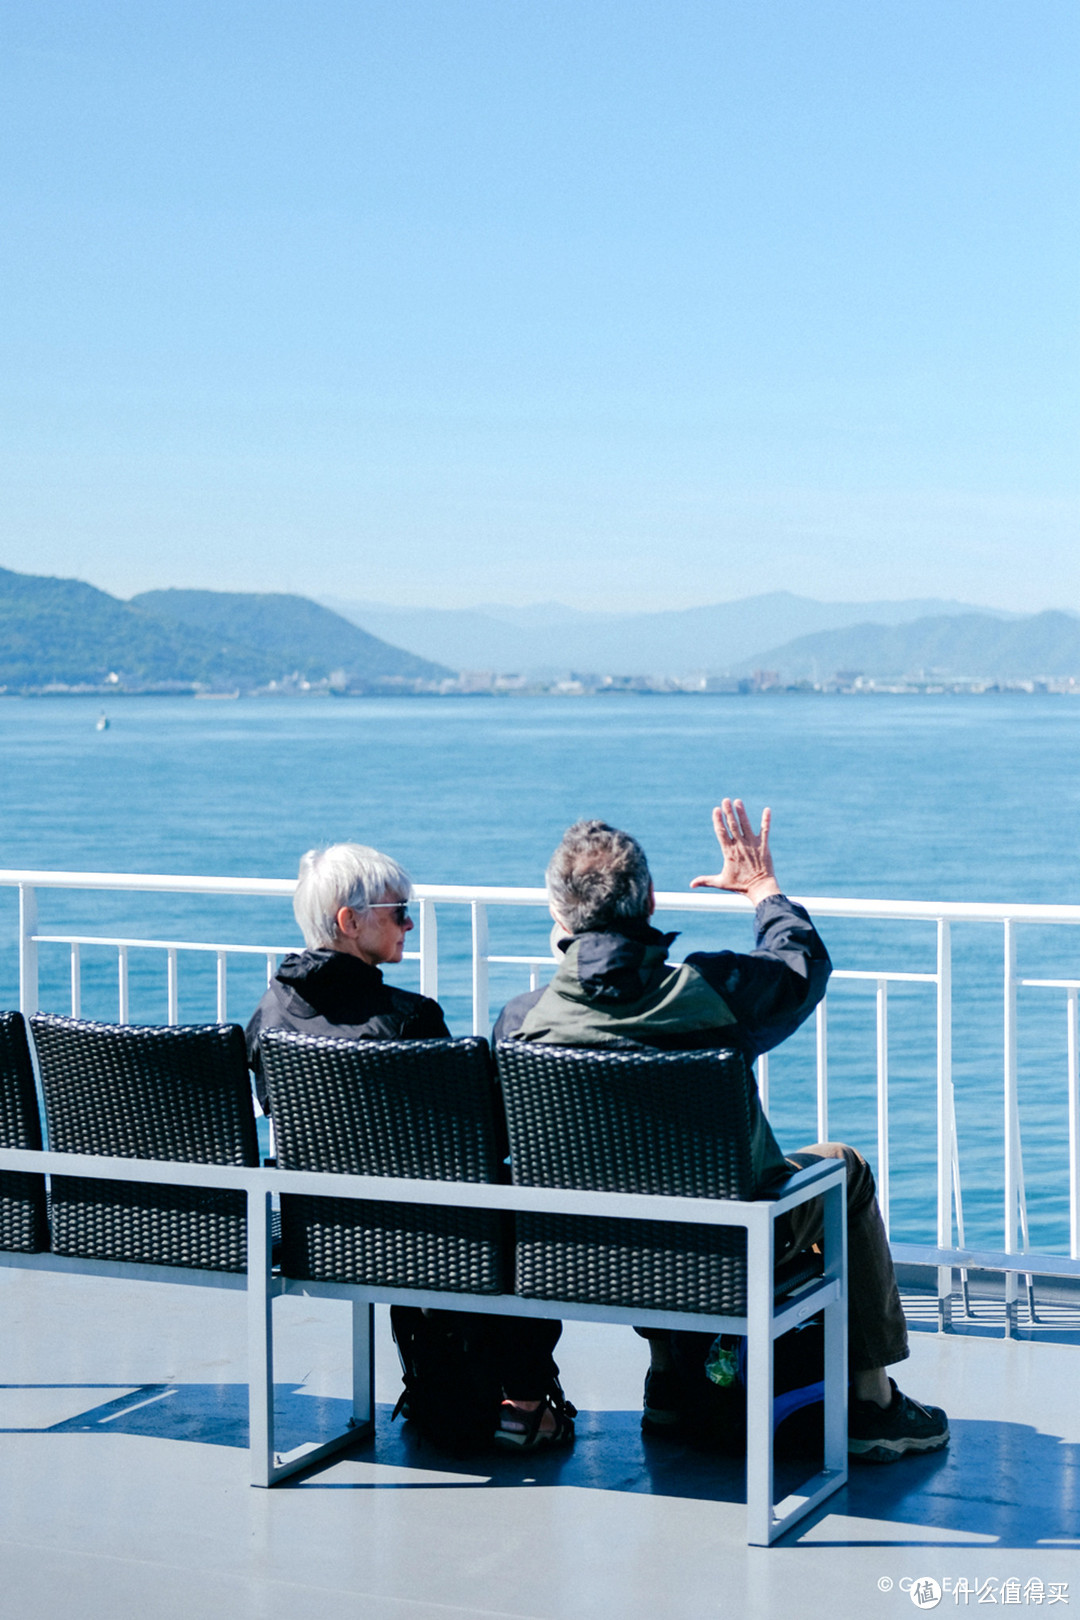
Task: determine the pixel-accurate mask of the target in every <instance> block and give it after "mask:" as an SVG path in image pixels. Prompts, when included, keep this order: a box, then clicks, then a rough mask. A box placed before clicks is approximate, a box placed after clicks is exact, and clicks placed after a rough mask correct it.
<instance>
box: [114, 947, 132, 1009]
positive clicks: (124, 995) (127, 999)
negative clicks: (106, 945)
mask: <svg viewBox="0 0 1080 1620" xmlns="http://www.w3.org/2000/svg"><path fill="white" fill-rule="evenodd" d="M116 970H117V980H118V988H119V992H120V1020H119V1021H120V1023H121V1024H129V1023H130V1022H131V977H130V974H129V973H128V948H127V946H126V945H118V946H117V948H116Z"/></svg>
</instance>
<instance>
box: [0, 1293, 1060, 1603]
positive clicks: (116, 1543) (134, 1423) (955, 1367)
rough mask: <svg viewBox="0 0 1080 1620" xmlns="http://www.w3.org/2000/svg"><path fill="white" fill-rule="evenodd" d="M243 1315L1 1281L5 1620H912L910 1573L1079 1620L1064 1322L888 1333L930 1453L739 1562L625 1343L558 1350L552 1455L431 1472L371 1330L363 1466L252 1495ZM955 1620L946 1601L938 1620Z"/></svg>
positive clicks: (290, 1310)
mask: <svg viewBox="0 0 1080 1620" xmlns="http://www.w3.org/2000/svg"><path fill="white" fill-rule="evenodd" d="M244 1309H245V1304H244V1296H243V1295H242V1294H228V1293H224V1292H223V1293H221V1294H220V1295H218V1294H209V1293H208V1292H207V1291H205V1290H200V1289H191V1288H183V1287H173V1286H171V1285H156V1284H143V1283H127V1282H120V1283H118V1282H110V1283H103V1282H101V1281H99V1280H94V1279H89V1278H80V1277H64V1276H54V1275H41V1274H35V1273H33V1272H18V1271H3V1272H0V1310H2V1320H3V1323H4V1332H3V1335H2V1339H0V1592H2V1594H3V1597H2V1613H3V1614H4V1615H5V1616H10V1617H11V1620H38V1617H46V1616H47V1617H48V1620H56V1617H57V1616H70V1617H72V1620H151V1617H152V1620H173V1617H176V1620H181V1617H183V1620H219V1617H220V1620H309V1617H310V1620H338V1617H341V1620H354V1617H362V1620H448V1617H452V1616H458V1615H461V1616H471V1615H476V1616H514V1617H518V1616H520V1617H529V1620H549V1617H550V1620H579V1617H580V1620H584V1617H586V1616H588V1617H590V1620H591V1617H594V1616H598V1615H599V1616H604V1617H610V1620H658V1617H659V1620H666V1617H668V1616H670V1617H673V1620H676V1617H677V1620H697V1617H715V1616H721V1615H723V1616H725V1617H733V1620H743V1617H752V1616H759V1615H761V1616H773V1615H775V1616H777V1617H784V1620H788V1617H790V1620H803V1617H806V1620H816V1617H818V1616H821V1617H823V1620H824V1617H826V1616H828V1617H829V1620H834V1617H836V1616H843V1617H847V1616H852V1617H854V1616H860V1617H861V1616H863V1615H867V1616H878V1615H881V1616H889V1615H897V1616H903V1615H907V1614H910V1613H912V1612H913V1607H912V1603H911V1599H910V1596H909V1592H908V1591H907V1590H903V1589H901V1586H900V1582H901V1581H908V1580H910V1579H912V1578H918V1577H922V1576H932V1577H934V1578H935V1579H936V1580H937V1581H938V1582H939V1583H944V1582H946V1581H948V1582H949V1583H950V1588H951V1583H953V1582H955V1581H957V1580H966V1581H967V1582H968V1583H969V1588H974V1587H975V1583H986V1582H987V1581H990V1583H991V1585H990V1588H989V1591H990V1592H991V1594H992V1597H993V1598H995V1599H996V1602H997V1603H998V1604H1000V1603H1001V1600H1002V1591H1001V1583H1002V1582H1004V1581H1006V1580H1009V1579H1015V1580H1018V1581H1019V1582H1020V1584H1021V1588H1023V1587H1025V1586H1026V1584H1027V1583H1028V1582H1029V1581H1030V1580H1032V1579H1037V1580H1041V1581H1042V1582H1043V1585H1044V1588H1046V1589H1047V1591H1049V1588H1050V1586H1051V1583H1054V1582H1056V1583H1059V1585H1060V1584H1061V1583H1069V1586H1068V1596H1069V1598H1070V1599H1071V1602H1072V1603H1073V1604H1076V1603H1080V1558H1078V1557H1077V1553H1078V1552H1080V1401H1078V1399H1077V1394H1076V1391H1077V1388H1078V1384H1080V1343H1078V1342H1077V1341H1076V1339H1075V1337H1074V1338H1073V1342H1068V1343H1058V1342H1053V1339H1054V1337H1055V1333H1056V1334H1057V1336H1059V1337H1061V1336H1068V1335H1069V1333H1070V1332H1073V1333H1074V1331H1075V1330H1074V1326H1073V1327H1071V1328H1070V1325H1069V1324H1065V1326H1064V1328H1061V1327H1060V1326H1059V1327H1058V1328H1057V1329H1055V1328H1054V1327H1053V1326H1052V1325H1051V1326H1050V1327H1048V1328H1047V1329H1045V1330H1043V1332H1042V1334H1041V1337H1042V1340H1043V1342H1028V1341H1024V1340H1019V1341H1017V1340H1005V1339H1003V1338H998V1339H992V1338H981V1337H971V1336H968V1335H966V1334H961V1335H948V1336H939V1335H937V1334H934V1333H929V1332H916V1333H914V1334H913V1338H912V1346H913V1348H912V1359H911V1361H910V1362H909V1363H907V1364H906V1365H905V1366H904V1367H903V1368H902V1369H900V1370H899V1371H900V1374H901V1379H900V1381H901V1383H902V1387H905V1388H907V1389H908V1390H910V1391H911V1393H913V1394H915V1395H917V1396H922V1397H923V1398H925V1399H927V1400H930V1401H933V1402H935V1403H938V1404H940V1405H943V1406H945V1407H946V1409H947V1410H948V1412H949V1415H950V1418H951V1420H952V1427H953V1443H952V1446H951V1448H950V1450H949V1451H948V1452H946V1453H943V1454H939V1455H937V1456H931V1457H927V1458H924V1459H918V1460H912V1459H909V1460H907V1461H905V1462H902V1463H899V1464H896V1465H895V1466H893V1467H890V1468H866V1467H863V1468H860V1469H858V1470H857V1471H856V1472H855V1474H854V1476H853V1478H852V1481H851V1483H850V1485H849V1486H848V1487H847V1489H846V1490H845V1491H844V1492H842V1493H841V1494H840V1495H839V1496H838V1497H836V1498H834V1499H833V1500H832V1502H831V1503H830V1504H829V1505H828V1506H827V1507H826V1508H825V1509H824V1510H823V1511H822V1512H821V1513H820V1514H819V1515H818V1516H817V1517H816V1519H813V1520H811V1521H810V1522H809V1524H808V1525H807V1526H806V1527H804V1528H803V1529H802V1531H801V1533H799V1532H796V1533H795V1534H794V1535H792V1536H791V1537H789V1538H788V1539H787V1540H786V1541H783V1542H780V1543H779V1544H777V1545H776V1546H775V1547H773V1548H769V1549H762V1548H747V1547H746V1545H745V1541H744V1535H745V1528H744V1513H745V1508H744V1502H743V1494H742V1489H743V1487H742V1480H741V1470H740V1469H739V1468H738V1467H737V1466H736V1465H734V1464H732V1463H729V1462H725V1461H724V1460H722V1459H715V1458H711V1457H707V1456H702V1455H700V1454H697V1453H695V1452H693V1451H689V1450H687V1449H685V1448H684V1447H682V1446H680V1445H677V1444H676V1445H672V1444H669V1443H665V1442H660V1441H647V1442H646V1441H643V1439H642V1436H641V1433H640V1429H639V1423H638V1420H639V1414H640V1395H641V1380H642V1376H643V1373H644V1363H645V1348H644V1346H643V1345H642V1344H641V1342H640V1341H639V1340H637V1339H635V1338H634V1336H633V1334H632V1333H630V1332H629V1331H628V1330H626V1329H612V1328H597V1327H589V1326H581V1325H570V1326H568V1327H567V1329H566V1331H565V1334H564V1337H563V1341H562V1343H561V1345H560V1348H559V1351H558V1359H559V1361H560V1364H561V1366H562V1369H563V1374H564V1382H565V1385H566V1388H567V1392H568V1394H569V1395H570V1396H571V1398H572V1399H573V1400H574V1401H575V1402H576V1403H577V1404H578V1405H579V1406H580V1407H581V1408H582V1416H581V1419H580V1420H579V1438H578V1441H577V1444H576V1446H575V1447H574V1449H573V1451H571V1452H566V1453H560V1454H557V1455H552V1456H534V1457H517V1456H509V1457H502V1456H496V1457H492V1458H487V1457H485V1458H483V1459H478V1460H476V1461H474V1462H469V1463H463V1464H453V1463H449V1462H447V1461H446V1460H445V1459H441V1458H438V1457H436V1456H435V1455H434V1454H433V1453H432V1452H431V1451H430V1450H429V1449H427V1448H425V1447H424V1446H423V1445H421V1444H418V1443H417V1442H415V1441H414V1440H413V1438H412V1437H411V1436H410V1434H409V1433H408V1431H407V1430H404V1429H403V1428H402V1426H401V1424H395V1425H394V1426H393V1427H391V1426H390V1422H389V1415H390V1406H391V1405H392V1403H393V1401H394V1399H395V1398H396V1395H397V1392H398V1389H399V1387H400V1379H399V1374H398V1368H397V1358H396V1353H395V1351H394V1349H393V1345H392V1343H391V1342H390V1339H389V1329H388V1324H387V1319H386V1313H385V1312H384V1311H380V1312H379V1313H378V1315H379V1329H380V1331H379V1352H378V1384H377V1393H378V1399H379V1402H380V1412H379V1416H380V1422H379V1429H378V1434H377V1436H376V1439H375V1441H374V1442H373V1443H371V1442H368V1443H366V1444H362V1445H360V1446H359V1447H358V1448H357V1450H356V1451H355V1452H354V1453H351V1454H349V1455H347V1456H346V1457H345V1458H344V1459H343V1460H341V1461H338V1462H335V1463H333V1464H331V1465H329V1466H327V1467H324V1468H322V1469H316V1470H314V1471H312V1472H311V1473H310V1474H309V1475H307V1476H301V1477H300V1478H298V1479H297V1480H295V1481H294V1482H289V1483H286V1484H283V1485H281V1486H278V1487H277V1488H275V1489H274V1490H271V1491H263V1490H254V1489H252V1488H251V1487H250V1486H249V1485H248V1483H247V1481H248V1467H249V1465H248V1455H247V1451H246V1449H245V1447H246V1437H247V1413H246V1388H245V1386H244V1384H243V1383H242V1382H241V1380H242V1378H243V1376H244V1375H243V1367H244V1359H243V1355H244V1330H245V1317H244ZM276 1311H277V1312H278V1313H279V1316H278V1321H279V1324H280V1325H279V1329H278V1355H279V1358H280V1359H279V1377H281V1376H282V1375H285V1376H286V1377H287V1379H288V1380H290V1381H289V1382H286V1383H282V1384H279V1400H280V1401H281V1404H282V1406H283V1407H284V1408H285V1409H286V1410H287V1408H288V1403H289V1401H294V1402H296V1403H303V1407H304V1410H305V1412H306V1413H310V1412H311V1411H312V1408H313V1406H314V1405H315V1403H318V1402H320V1401H323V1402H327V1403H336V1402H337V1401H338V1400H342V1401H343V1400H344V1397H345V1393H346V1361H345V1352H346V1312H345V1308H344V1307H341V1306H339V1305H337V1304H335V1303H333V1302H323V1301H305V1300H294V1299H290V1300H283V1301H281V1302H279V1304H278V1305H277V1306H276ZM915 1314H917V1313H915ZM925 1314H926V1315H927V1316H929V1314H930V1313H929V1311H927V1312H926V1313H925ZM337 1415H338V1414H337V1410H336V1407H335V1405H334V1404H328V1406H327V1410H326V1416H327V1417H328V1418H330V1417H333V1418H335V1419H336V1417H337ZM305 1421H306V1426H308V1424H309V1420H308V1419H306V1420H305ZM884 1580H891V1581H892V1582H893V1583H894V1584H893V1586H892V1588H891V1590H887V1591H882V1590H880V1589H879V1582H880V1581H884ZM982 1590H983V1591H984V1592H985V1591H986V1590H987V1588H986V1586H985V1584H983V1586H982ZM977 1601H978V1600H977V1597H976V1595H975V1593H974V1591H972V1595H971V1596H970V1598H969V1599H968V1601H967V1602H966V1603H965V1601H964V1599H963V1597H962V1596H961V1597H960V1600H959V1602H957V1601H956V1599H955V1597H954V1594H953V1592H952V1590H951V1589H950V1590H949V1591H948V1592H947V1593H946V1595H945V1596H944V1597H943V1599H942V1602H941V1605H940V1607H941V1611H942V1612H946V1611H947V1610H953V1611H955V1610H956V1609H957V1608H964V1607H968V1608H970V1607H972V1606H974V1604H975V1603H976V1602H977ZM990 1601H991V1599H990V1598H984V1602H990ZM1031 1606H1032V1605H1031V1604H1030V1603H1027V1604H1025V1602H1024V1597H1023V1593H1021V1597H1020V1603H1019V1607H1020V1608H1024V1609H1026V1608H1029V1607H1031ZM1047 1606H1048V1602H1047V1600H1046V1599H1044V1602H1043V1604H1042V1605H1041V1607H1042V1608H1043V1609H1045V1608H1046V1607H1047ZM1060 1612H1061V1613H1065V1609H1064V1607H1063V1608H1062V1609H1061V1610H1060Z"/></svg>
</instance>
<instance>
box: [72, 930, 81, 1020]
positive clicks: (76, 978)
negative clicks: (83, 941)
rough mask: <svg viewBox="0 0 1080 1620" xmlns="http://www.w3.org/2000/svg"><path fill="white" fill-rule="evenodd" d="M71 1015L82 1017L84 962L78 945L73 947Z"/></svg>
mask: <svg viewBox="0 0 1080 1620" xmlns="http://www.w3.org/2000/svg"><path fill="white" fill-rule="evenodd" d="M71 1016H72V1018H81V1017H82V963H81V962H80V960H79V947H78V946H77V945H73V946H72V947H71Z"/></svg>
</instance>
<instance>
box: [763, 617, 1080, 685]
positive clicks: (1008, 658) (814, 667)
mask: <svg viewBox="0 0 1080 1620" xmlns="http://www.w3.org/2000/svg"><path fill="white" fill-rule="evenodd" d="M754 662H755V663H756V664H757V665H758V666H759V667H760V668H765V669H775V670H778V671H779V672H780V673H781V674H782V675H784V676H785V677H787V678H794V679H811V680H813V679H817V678H819V677H828V676H829V675H831V674H832V673H833V672H834V671H835V670H848V671H851V672H853V673H857V674H863V675H869V676H877V677H892V676H902V675H909V674H912V673H913V672H915V671H917V670H933V671H934V672H935V673H938V674H941V675H948V676H974V677H977V678H987V679H990V680H1017V679H1019V680H1027V679H1031V678H1033V677H1035V676H1070V675H1080V618H1078V617H1077V616H1076V615H1075V614H1073V613H1052V612H1047V613H1034V614H1032V615H1031V617H1030V618H1024V619H1009V620H1003V619H999V618H991V617H990V616H989V615H988V614H982V613H961V614H957V615H955V616H950V617H947V618H929V619H916V620H915V621H914V622H913V623H911V624H900V625H885V624H856V625H849V626H847V627H846V628H845V629H843V630H826V631H821V632H819V633H818V634H817V635H810V636H799V637H798V639H797V640H795V641H788V642H785V643H784V645H783V646H780V647H771V648H770V649H769V650H768V651H767V652H763V653H759V654H758V655H757V658H756V659H755V660H754Z"/></svg>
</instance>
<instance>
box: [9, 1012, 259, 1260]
mask: <svg viewBox="0 0 1080 1620" xmlns="http://www.w3.org/2000/svg"><path fill="white" fill-rule="evenodd" d="M30 1026H31V1029H32V1030H33V1035H34V1043H35V1046H36V1048H37V1054H38V1067H39V1071H40V1074H41V1087H42V1092H43V1095H44V1099H45V1117H46V1123H47V1127H48V1133H49V1146H50V1149H52V1150H53V1151H54V1152H59V1153H91V1154H104V1155H111V1156H114V1157H117V1158H131V1159H163V1160H171V1161H174V1162H179V1163H188V1164H209V1165H235V1166H257V1165H258V1163H259V1156H258V1143H257V1138H256V1133H255V1114H254V1108H253V1104H252V1096H251V1083H250V1080H249V1077H248V1071H247V1057H246V1053H245V1048H244V1035H243V1031H242V1030H241V1029H240V1027H239V1025H235V1024H204V1025H188V1026H166V1027H158V1026H154V1027H140V1026H137V1025H132V1024H96V1023H90V1022H88V1021H84V1020H81V1019H75V1018H58V1017H51V1016H47V1015H44V1014H38V1015H36V1016H35V1017H33V1018H31V1020H30ZM51 1220H52V1238H53V1249H54V1250H55V1252H56V1253H57V1254H63V1255H72V1256H76V1257H78V1258H80V1259H93V1260H119V1261H128V1262H132V1263H136V1264H142V1265H159V1266H183V1267H191V1268H194V1269H196V1270H208V1271H228V1272H243V1271H244V1270H245V1269H246V1265H247V1235H246V1201H245V1195H244V1194H243V1193H242V1192H219V1191H215V1190H213V1189H209V1188H199V1187H174V1186H164V1185H160V1184H159V1185H154V1184H153V1183H148V1182H138V1181H131V1182H126V1181H102V1180H95V1179H92V1178H90V1177H77V1176H57V1175H54V1176H53V1177H52V1197H51Z"/></svg>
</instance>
